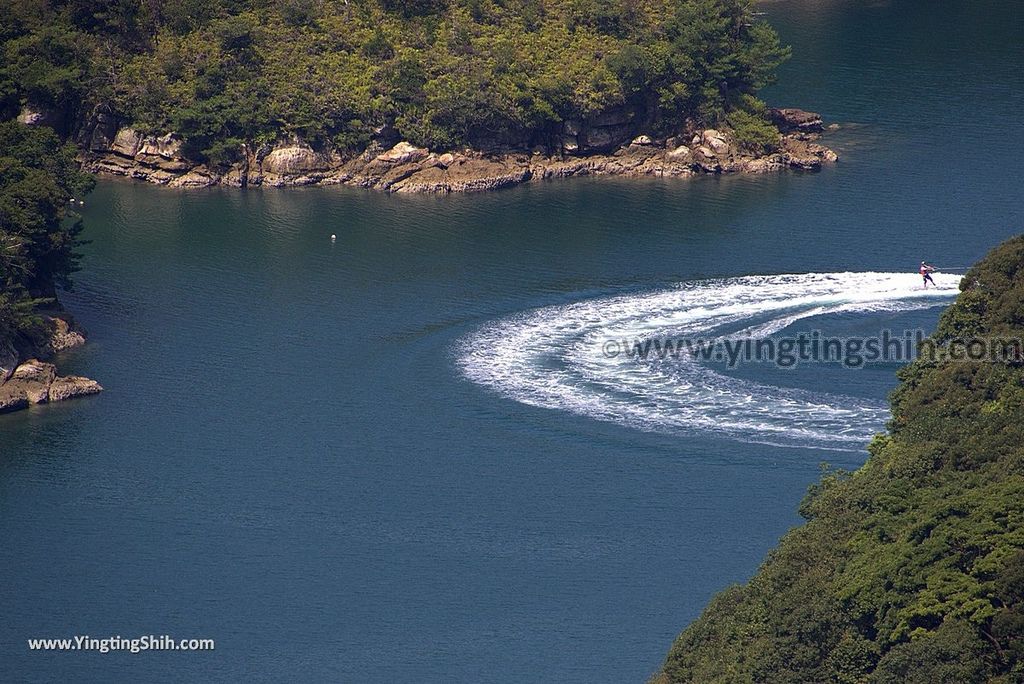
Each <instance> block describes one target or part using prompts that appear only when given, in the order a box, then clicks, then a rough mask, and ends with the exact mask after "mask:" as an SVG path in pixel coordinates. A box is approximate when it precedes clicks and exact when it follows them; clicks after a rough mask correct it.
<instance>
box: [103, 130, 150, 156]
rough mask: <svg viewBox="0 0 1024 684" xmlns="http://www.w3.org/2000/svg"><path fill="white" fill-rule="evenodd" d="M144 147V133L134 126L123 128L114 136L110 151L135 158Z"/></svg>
mask: <svg viewBox="0 0 1024 684" xmlns="http://www.w3.org/2000/svg"><path fill="white" fill-rule="evenodd" d="M141 147H142V134H141V133H139V132H138V131H137V130H135V129H134V128H122V129H121V130H119V131H118V132H117V134H116V135H115V136H114V142H112V143H111V144H110V151H111V152H113V153H114V154H119V155H121V156H122V157H129V158H134V157H135V155H136V154H138V153H139V149H140V148H141Z"/></svg>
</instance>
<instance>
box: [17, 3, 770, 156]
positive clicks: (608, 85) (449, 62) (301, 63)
mask: <svg viewBox="0 0 1024 684" xmlns="http://www.w3.org/2000/svg"><path fill="white" fill-rule="evenodd" d="M751 2H752V0H281V1H275V0H63V1H58V0H49V1H47V0H0V16H4V18H5V19H4V22H3V23H2V24H0V32H2V33H0V40H2V41H3V52H4V54H3V60H2V61H0V64H2V66H0V97H3V98H6V101H7V103H8V105H10V104H11V103H12V102H16V101H28V102H32V103H37V104H40V105H49V106H56V107H60V108H72V109H74V108H80V107H81V105H82V103H88V102H93V103H95V102H104V103H108V104H110V105H112V106H113V107H114V109H115V110H116V111H118V112H119V113H121V114H123V115H124V116H125V117H126V118H127V120H128V121H129V122H130V123H132V124H133V125H135V126H136V127H138V128H140V129H142V130H143V131H146V132H152V133H163V132H166V131H171V130H173V131H176V132H178V133H179V134H181V135H182V136H184V138H185V139H186V141H187V142H188V143H189V146H190V149H191V150H192V152H193V153H196V154H199V155H200V156H205V157H208V158H210V159H212V160H213V161H230V160H231V157H232V155H233V154H236V153H237V149H238V147H239V144H240V143H241V142H243V141H248V142H257V143H259V142H269V141H272V140H276V139H280V138H287V137H290V136H293V135H294V136H298V137H300V138H302V139H305V140H307V141H309V142H311V143H313V144H315V145H332V146H335V147H339V148H343V149H344V148H348V149H356V148H360V147H362V146H364V145H365V144H366V143H367V142H368V140H369V138H370V136H371V134H372V133H373V132H374V131H375V130H379V129H380V128H381V127H384V126H392V127H394V128H395V129H397V131H398V132H399V134H400V135H401V136H402V137H405V138H407V139H409V140H411V141H413V142H415V143H418V144H423V145H427V146H430V147H433V148H446V147H452V146H455V145H460V144H471V145H472V144H477V143H481V142H485V141H486V142H494V141H506V142H510V143H512V142H514V143H522V142H524V141H534V142H536V141H539V140H543V139H544V137H543V136H544V134H545V132H548V133H550V132H551V131H552V130H554V129H555V128H556V127H557V126H558V125H559V124H560V123H561V122H562V121H565V120H567V119H572V118H586V117H588V116H591V115H594V114H597V113H600V112H603V111H607V110H608V109H609V108H613V107H619V106H621V107H627V108H630V109H632V110H634V111H636V112H638V113H639V116H640V117H641V118H642V119H643V120H644V121H645V123H646V124H647V127H648V128H649V129H650V132H657V131H670V130H674V129H675V128H678V127H680V125H681V124H682V122H684V121H685V120H687V119H692V120H694V121H698V122H700V123H706V124H720V123H726V122H727V116H728V115H729V114H730V113H731V112H732V113H738V117H739V119H740V123H741V124H745V125H746V126H747V128H748V129H750V127H751V126H755V127H758V126H759V131H758V130H755V131H754V132H755V133H758V132H760V134H761V137H762V138H763V137H764V131H765V130H766V124H765V122H764V117H763V112H762V110H761V109H760V108H759V107H758V104H759V103H757V101H756V100H754V99H753V98H752V97H745V96H750V95H752V94H753V93H754V92H755V91H756V89H757V88H759V87H761V86H763V85H765V84H767V83H768V82H770V80H771V79H772V75H773V71H774V68H775V67H776V66H777V64H778V63H779V61H781V59H783V58H784V57H785V56H786V50H785V49H783V48H782V47H780V45H779V42H778V38H777V36H776V35H775V33H774V32H773V31H772V29H771V28H770V27H769V26H768V25H767V24H765V23H764V22H761V21H757V20H756V19H755V17H754V15H753V13H752V12H751V10H750V4H751ZM79 113H80V112H79ZM768 130H770V129H768Z"/></svg>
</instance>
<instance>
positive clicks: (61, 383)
mask: <svg viewBox="0 0 1024 684" xmlns="http://www.w3.org/2000/svg"><path fill="white" fill-rule="evenodd" d="M40 317H41V318H42V321H43V326H42V327H43V329H44V330H45V336H44V339H32V340H28V339H19V340H17V341H15V340H0V413H6V412H9V411H16V410H19V409H24V408H28V407H29V406H31V405H33V404H45V403H49V402H55V401H64V400H66V399H73V398H75V397H84V396H88V395H90V394H97V393H99V392H101V391H102V390H103V388H102V387H101V386H100V384H99V383H97V382H96V381H95V380H90V379H89V378H83V377H79V376H75V375H68V376H58V375H57V368H56V366H54V365H53V364H52V363H48V362H46V361H42V360H40V358H38V357H44V358H50V357H51V356H53V355H55V354H56V353H58V352H61V351H64V350H67V349H71V348H73V347H77V346H80V345H82V344H84V343H85V336H84V335H83V333H82V331H81V329H79V328H78V327H77V326H75V324H74V322H73V321H72V320H71V319H70V317H68V316H67V315H66V314H64V313H62V312H51V313H44V314H41V316H40ZM19 347H20V348H21V351H20V352H19V349H18V348H19ZM28 354H34V355H36V356H27V355H28ZM26 357H27V358H26Z"/></svg>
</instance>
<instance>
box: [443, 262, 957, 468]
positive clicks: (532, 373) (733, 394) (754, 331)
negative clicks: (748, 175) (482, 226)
mask: <svg viewBox="0 0 1024 684" xmlns="http://www.w3.org/2000/svg"><path fill="white" fill-rule="evenodd" d="M934 277H935V281H936V283H937V285H938V287H936V288H929V289H927V290H924V289H922V288H921V286H920V278H919V276H916V275H913V274H904V273H806V274H798V275H771V276H746V277H741V278H726V279H718V280H701V281H693V282H685V283H681V284H679V285H678V286H676V287H673V288H669V289H664V290H659V291H655V292H646V293H640V294H627V295H618V296H611V297H605V298H599V299H593V300H585V301H580V302H576V303H573V304H567V305H560V306H551V307H546V308H542V309H537V310H534V311H529V312H525V313H523V314H519V315H515V316H512V317H509V318H506V319H503V320H499V321H496V322H493V323H490V324H488V325H485V326H484V327H482V328H481V329H479V330H477V331H475V332H474V333H472V334H470V335H469V336H467V337H466V338H464V339H463V340H461V342H460V344H459V348H458V365H459V367H460V369H461V371H462V373H463V374H464V375H465V376H466V377H467V378H469V379H470V380H472V381H474V382H476V383H479V384H481V385H484V386H486V387H488V388H491V389H493V390H495V391H497V392H498V393H500V394H502V395H504V396H506V397H508V398H511V399H514V400H516V401H519V402H522V403H524V404H529V405H531V406H540V407H545V408H551V409H559V410H564V411H570V412H572V413H575V414H579V415H582V416H588V417H590V418H594V419H598V420H604V421H612V422H615V423H619V424H623V425H628V426H631V427H634V428H638V429H641V430H649V431H657V432H669V433H673V434H695V433H713V434H717V435H720V436H725V437H729V438H733V439H737V440H740V441H744V442H753V443H763V444H774V445H779V446H796V447H808V448H825V449H839V450H858V449H860V448H863V446H864V444H866V443H867V441H869V440H870V438H871V436H872V435H873V434H874V433H875V432H877V431H879V430H880V429H882V427H883V425H884V422H885V421H886V420H887V418H888V408H887V406H886V405H885V404H883V403H881V402H876V401H871V400H867V399H863V398H856V397H850V396H843V395H841V394H831V393H822V392H812V391H808V390H801V389H795V388H787V387H779V386H775V385H770V384H764V383H759V382H756V381H753V380H748V379H744V378H738V377H734V376H729V375H725V374H723V373H721V372H718V371H716V370H715V369H714V368H713V367H712V366H711V364H708V363H703V362H701V361H699V360H697V359H695V358H692V357H691V356H689V355H688V354H680V355H677V356H675V357H664V358H658V355H650V356H648V357H647V358H641V357H640V356H638V355H630V354H619V355H616V356H610V355H609V354H608V353H606V347H605V345H607V344H608V342H609V340H616V341H617V340H644V339H648V340H649V339H681V338H684V337H685V338H690V339H694V338H703V339H722V338H736V337H738V336H752V337H754V338H762V337H765V336H767V335H772V334H775V333H778V332H780V331H782V330H783V329H784V328H786V327H787V326H789V325H791V324H793V323H794V322H796V321H798V320H801V319H805V318H809V317H812V316H818V315H823V314H831V313H838V312H853V313H870V312H893V311H910V310H915V309H925V308H930V307H935V306H941V305H944V304H946V303H948V302H949V300H950V299H952V298H953V297H954V296H955V295H956V294H957V292H958V284H959V281H960V276H958V275H953V274H944V273H936V274H935V275H934Z"/></svg>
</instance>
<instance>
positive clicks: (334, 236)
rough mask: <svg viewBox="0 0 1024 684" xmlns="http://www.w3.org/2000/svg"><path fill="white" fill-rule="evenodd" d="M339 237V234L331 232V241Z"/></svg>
mask: <svg viewBox="0 0 1024 684" xmlns="http://www.w3.org/2000/svg"><path fill="white" fill-rule="evenodd" d="M337 239H338V236H337V235H335V234H334V233H331V242H334V241H335V240H337Z"/></svg>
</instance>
